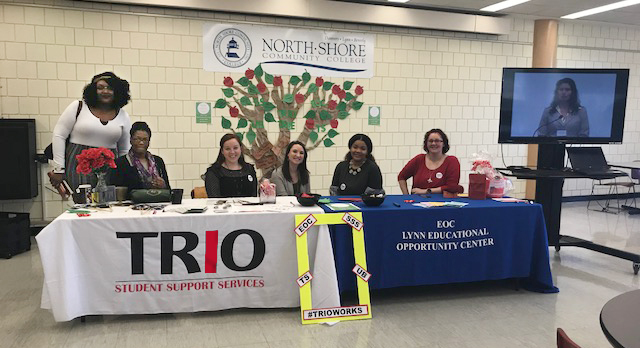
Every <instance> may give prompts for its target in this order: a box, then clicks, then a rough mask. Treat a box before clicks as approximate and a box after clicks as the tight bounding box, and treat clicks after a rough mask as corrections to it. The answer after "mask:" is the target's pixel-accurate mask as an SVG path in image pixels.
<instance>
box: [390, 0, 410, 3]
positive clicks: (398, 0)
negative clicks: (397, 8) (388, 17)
mask: <svg viewBox="0 0 640 348" xmlns="http://www.w3.org/2000/svg"><path fill="white" fill-rule="evenodd" d="M387 1H389V2H402V3H404V2H409V0H387Z"/></svg>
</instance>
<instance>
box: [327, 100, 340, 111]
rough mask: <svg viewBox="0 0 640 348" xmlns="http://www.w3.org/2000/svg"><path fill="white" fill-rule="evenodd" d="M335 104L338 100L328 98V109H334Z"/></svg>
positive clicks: (336, 104)
mask: <svg viewBox="0 0 640 348" xmlns="http://www.w3.org/2000/svg"><path fill="white" fill-rule="evenodd" d="M337 106H338V102H337V101H335V100H329V102H328V103H327V107H328V108H329V110H335V109H336V107H337Z"/></svg>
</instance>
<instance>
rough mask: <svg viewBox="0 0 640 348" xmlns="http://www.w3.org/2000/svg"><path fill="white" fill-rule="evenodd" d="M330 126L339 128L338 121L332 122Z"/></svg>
mask: <svg viewBox="0 0 640 348" xmlns="http://www.w3.org/2000/svg"><path fill="white" fill-rule="evenodd" d="M329 124H330V125H331V128H338V120H331V121H330V122H329Z"/></svg>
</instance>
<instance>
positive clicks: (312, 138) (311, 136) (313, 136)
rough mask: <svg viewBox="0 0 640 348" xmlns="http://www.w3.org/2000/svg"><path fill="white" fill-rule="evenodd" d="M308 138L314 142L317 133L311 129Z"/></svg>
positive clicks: (316, 138)
mask: <svg viewBox="0 0 640 348" xmlns="http://www.w3.org/2000/svg"><path fill="white" fill-rule="evenodd" d="M309 140H311V142H312V143H315V142H316V140H318V133H316V132H315V131H311V133H309Z"/></svg>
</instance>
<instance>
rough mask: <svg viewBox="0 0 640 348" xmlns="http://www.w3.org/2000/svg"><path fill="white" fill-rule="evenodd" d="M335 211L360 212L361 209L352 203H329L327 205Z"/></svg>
mask: <svg viewBox="0 0 640 348" xmlns="http://www.w3.org/2000/svg"><path fill="white" fill-rule="evenodd" d="M326 206H327V207H329V209H331V210H333V211H345V210H360V208H359V207H358V206H356V205H353V204H352V203H329V204H326Z"/></svg>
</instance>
